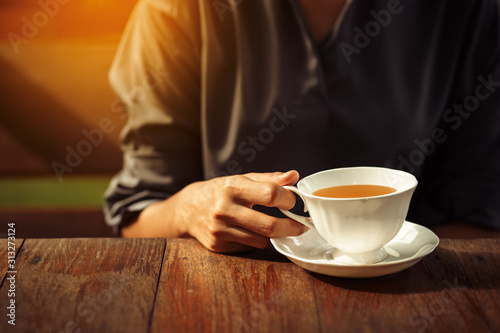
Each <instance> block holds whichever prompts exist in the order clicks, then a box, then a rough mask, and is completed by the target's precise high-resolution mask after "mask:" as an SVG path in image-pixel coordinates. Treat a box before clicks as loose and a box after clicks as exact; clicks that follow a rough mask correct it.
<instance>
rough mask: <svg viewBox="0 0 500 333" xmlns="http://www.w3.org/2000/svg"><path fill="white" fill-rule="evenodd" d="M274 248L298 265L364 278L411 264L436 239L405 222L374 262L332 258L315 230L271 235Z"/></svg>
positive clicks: (330, 252)
mask: <svg viewBox="0 0 500 333" xmlns="http://www.w3.org/2000/svg"><path fill="white" fill-rule="evenodd" d="M271 243H272V244H273V246H274V248H275V249H276V250H277V251H278V252H280V253H281V254H283V255H285V256H286V257H288V259H290V260H291V261H292V262H294V263H295V264H297V265H298V266H300V267H302V268H304V269H307V270H309V271H312V272H316V273H321V274H325V275H330V276H339V277H351V278H367V277H376V276H383V275H387V274H391V273H395V272H399V271H401V270H403V269H406V268H408V267H411V266H413V265H415V264H416V263H417V262H419V261H420V260H421V259H422V258H423V257H425V256H426V255H428V254H429V253H431V252H432V251H433V250H434V249H435V248H436V246H438V244H439V238H438V237H437V236H436V235H435V234H434V233H433V232H432V231H430V230H429V229H427V228H425V227H423V226H421V225H418V224H415V223H411V222H408V221H405V223H404V224H403V227H402V228H401V230H400V231H399V233H398V234H397V235H396V237H394V239H393V240H391V241H390V242H389V243H387V244H386V245H385V246H384V249H385V250H386V251H387V253H388V256H387V259H385V260H384V261H381V262H378V263H375V264H343V263H340V262H338V261H336V260H335V259H333V258H332V252H333V250H335V247H334V246H333V245H331V244H329V243H328V242H326V241H325V240H324V239H323V238H322V237H321V236H320V235H319V234H318V232H317V231H316V230H314V229H310V230H309V231H307V232H305V233H303V234H302V235H300V236H297V237H280V238H272V239H271Z"/></svg>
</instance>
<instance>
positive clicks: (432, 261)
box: [235, 246, 500, 294]
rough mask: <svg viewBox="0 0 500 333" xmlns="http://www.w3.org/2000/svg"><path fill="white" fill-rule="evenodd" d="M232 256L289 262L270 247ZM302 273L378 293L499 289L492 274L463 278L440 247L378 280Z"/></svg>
mask: <svg viewBox="0 0 500 333" xmlns="http://www.w3.org/2000/svg"><path fill="white" fill-rule="evenodd" d="M458 254H460V252H458ZM235 256H237V257H241V258H246V259H251V260H263V261H270V262H276V263H290V261H289V260H288V258H286V257H285V256H284V255H282V254H280V253H279V252H277V251H275V250H274V248H273V247H272V246H270V247H268V248H267V249H265V250H255V251H252V252H248V253H240V254H235ZM467 256H468V257H469V259H471V260H477V261H479V263H478V264H479V265H481V263H480V262H481V261H484V260H486V259H485V258H488V256H489V254H487V253H480V252H477V253H476V252H471V253H467ZM490 267H491V264H490ZM468 271H469V272H475V270H474V268H473V267H469V269H468ZM304 272H307V274H309V275H310V276H311V277H312V278H313V279H314V281H315V283H320V284H321V283H326V284H329V285H332V286H335V287H338V288H343V289H349V290H355V291H361V292H370V293H379V294H410V293H427V292H439V291H442V290H447V289H450V288H459V287H461V288H465V287H467V288H469V289H474V290H480V289H498V288H500V279H498V275H496V274H482V275H481V277H480V278H477V279H475V280H474V281H471V280H470V279H469V278H468V277H467V276H466V274H465V271H464V267H463V266H462V263H461V262H459V261H458V259H457V253H456V252H454V251H452V250H449V249H446V248H442V247H438V248H437V249H436V250H434V252H432V253H431V254H429V255H428V256H426V257H425V258H423V259H422V260H421V261H419V262H418V263H416V264H415V265H414V266H412V267H409V268H407V269H405V270H403V271H400V272H396V273H392V274H389V275H385V276H381V277H373V278H342V277H333V276H328V275H323V274H319V273H315V272H311V271H308V270H304Z"/></svg>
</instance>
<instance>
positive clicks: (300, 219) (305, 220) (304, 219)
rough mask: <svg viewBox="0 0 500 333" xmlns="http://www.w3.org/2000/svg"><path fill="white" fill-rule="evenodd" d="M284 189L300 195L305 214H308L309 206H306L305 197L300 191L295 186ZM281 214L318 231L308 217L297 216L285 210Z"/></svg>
mask: <svg viewBox="0 0 500 333" xmlns="http://www.w3.org/2000/svg"><path fill="white" fill-rule="evenodd" d="M283 188H285V189H287V190H289V191H292V192H294V193H297V194H298V195H299V197H300V198H301V199H302V201H303V202H304V212H307V211H308V208H307V204H306V201H305V200H304V197H303V196H302V194H301V193H300V191H299V189H298V188H296V187H295V186H283ZM280 210H281V212H282V213H283V214H285V215H286V216H288V217H289V218H291V219H294V220H295V221H297V222H299V223H302V224H303V225H305V226H306V227H309V228H313V229H316V228H315V227H314V224H312V223H311V219H308V218H307V217H305V216H300V215H297V214H294V213H292V212H290V211H288V210H283V209H281V208H280Z"/></svg>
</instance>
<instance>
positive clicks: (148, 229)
mask: <svg viewBox="0 0 500 333" xmlns="http://www.w3.org/2000/svg"><path fill="white" fill-rule="evenodd" d="M298 179H299V174H298V173H297V172H296V171H289V172H287V173H281V172H276V173H249V174H245V175H236V176H227V177H220V178H214V179H211V180H207V181H202V182H196V183H193V184H190V185H188V186H186V187H185V188H184V189H183V190H181V191H179V192H178V193H176V194H175V195H173V196H172V197H171V198H169V199H167V200H165V201H162V202H159V203H156V204H153V205H150V206H149V207H147V208H146V209H145V210H144V211H143V212H142V213H141V215H140V216H139V219H138V220H137V222H136V223H134V224H132V225H130V226H128V227H126V228H123V230H122V231H123V235H124V236H126V237H130V236H132V237H145V236H146V237H149V236H153V235H155V236H156V237H159V236H160V237H167V238H174V237H186V236H192V237H195V238H196V239H198V241H199V242H200V243H201V244H203V245H204V246H205V247H207V248H208V249H209V250H212V251H215V252H238V251H245V250H248V249H250V248H265V247H267V246H268V245H269V238H271V237H282V236H297V235H300V234H301V233H303V232H304V231H305V230H307V228H306V227H304V226H303V225H301V224H299V223H298V222H295V221H294V220H291V219H289V218H277V217H273V216H269V215H267V214H264V213H261V212H258V211H256V210H253V209H252V207H253V206H254V205H263V206H268V207H277V208H281V209H286V210H288V209H291V208H292V207H293V206H294V205H295V195H294V194H293V193H291V192H290V191H288V190H286V189H284V188H283V187H282V186H284V185H293V184H295V183H296V182H297V181H298Z"/></svg>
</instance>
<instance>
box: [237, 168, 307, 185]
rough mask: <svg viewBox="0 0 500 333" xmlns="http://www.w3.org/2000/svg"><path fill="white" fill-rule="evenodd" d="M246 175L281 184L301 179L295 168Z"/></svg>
mask: <svg viewBox="0 0 500 333" xmlns="http://www.w3.org/2000/svg"><path fill="white" fill-rule="evenodd" d="M245 176H246V177H248V178H250V179H252V180H255V181H259V182H273V183H276V184H278V185H281V186H285V185H293V184H295V183H296V182H298V181H299V173H298V172H297V171H295V170H290V171H288V172H285V173H283V172H269V173H256V172H255V173H247V174H245Z"/></svg>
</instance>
